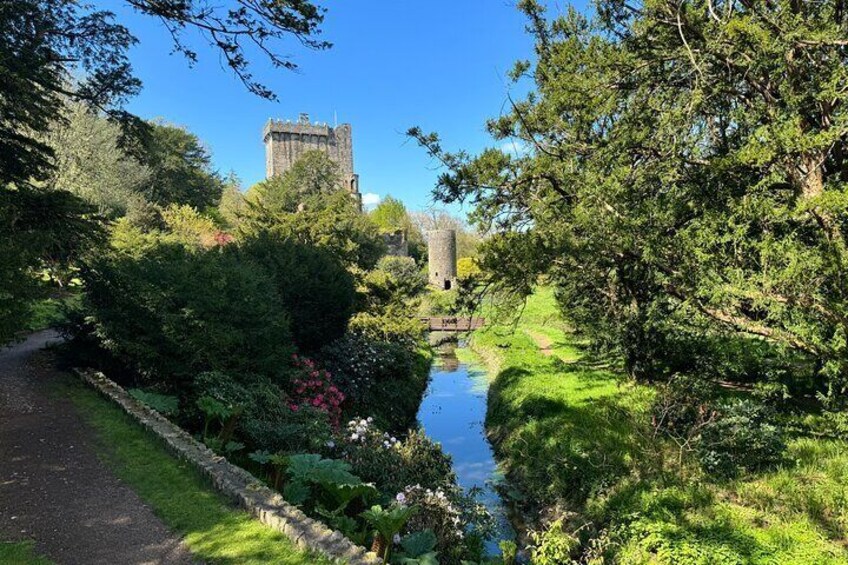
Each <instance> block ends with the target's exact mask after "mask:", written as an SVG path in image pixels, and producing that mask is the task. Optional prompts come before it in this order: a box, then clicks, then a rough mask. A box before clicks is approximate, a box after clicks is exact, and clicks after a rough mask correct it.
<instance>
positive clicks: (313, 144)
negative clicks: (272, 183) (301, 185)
mask: <svg viewBox="0 0 848 565" xmlns="http://www.w3.org/2000/svg"><path fill="white" fill-rule="evenodd" d="M262 139H263V141H264V142H265V177H266V178H271V177H273V176H275V175H281V174H283V173H285V172H286V171H288V170H289V169H291V168H292V165H294V164H295V163H296V162H297V160H298V159H300V157H302V156H303V154H304V153H306V152H307V151H313V150H317V151H323V152H324V153H326V154H327V156H328V157H330V159H332V160H333V161H335V162H336V163H337V164H338V166H339V171H340V172H341V175H342V188H344V189H345V190H347V191H348V192H350V193H351V194H355V195H357V196H358V195H359V175H357V174H356V173H354V172H353V132H352V129H351V127H350V124H341V125H339V126H337V127H335V128H333V127H330V126H328V125H327V124H322V123H312V122H310V121H309V116H308V115H306V114H301V115H300V118H299V119H298V121H297V122H291V121H282V120H268V123H266V124H265V129H264V130H263V134H262Z"/></svg>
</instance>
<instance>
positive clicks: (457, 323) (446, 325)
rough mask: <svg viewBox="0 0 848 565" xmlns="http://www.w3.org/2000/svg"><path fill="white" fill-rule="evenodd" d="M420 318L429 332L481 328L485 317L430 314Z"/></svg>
mask: <svg viewBox="0 0 848 565" xmlns="http://www.w3.org/2000/svg"><path fill="white" fill-rule="evenodd" d="M420 320H421V321H422V322H424V323H425V324H426V325H427V330H428V331H431V332H467V331H471V330H476V329H477V328H482V327H483V326H484V325H485V324H486V319H485V318H474V317H450V316H436V317H432V316H431V317H422V318H420Z"/></svg>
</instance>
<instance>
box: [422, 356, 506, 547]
mask: <svg viewBox="0 0 848 565" xmlns="http://www.w3.org/2000/svg"><path fill="white" fill-rule="evenodd" d="M439 353H440V355H439V357H438V358H437V359H436V362H435V363H434V364H433V368H432V369H431V371H430V376H431V381H430V386H429V388H428V389H427V394H426V395H425V397H424V401H423V402H422V403H421V408H420V409H419V411H418V421H419V422H420V423H421V425H422V426H423V427H424V430H425V431H426V432H427V435H428V436H430V437H431V438H432V439H433V440H434V441H437V442H440V443H441V444H442V449H443V450H444V451H445V452H447V453H449V454H450V455H451V457H452V458H453V467H454V471H455V472H456V476H457V479H458V482H459V484H460V486H462V487H463V488H466V489H468V488H472V487H479V488H480V489H482V493H481V496H480V501H481V502H482V503H484V504H485V505H486V506H487V507H488V508H489V511H490V512H492V514H493V515H494V516H495V518H496V519H497V522H498V536H497V538H498V539H494V540H490V541H489V542H488V543H487V544H486V549H487V551H488V552H489V553H490V554H497V553H498V546H497V542H498V540H499V539H514V538H515V532H514V531H513V530H512V528H511V526H510V525H509V521H508V520H507V517H506V512H505V509H504V506H503V502H502V500H501V498H500V496H498V494H497V492H496V491H495V489H494V488H493V483H494V482H497V481H498V480H499V479H500V475H499V473H498V469H497V466H496V464H495V459H494V455H493V454H492V447H491V445H489V441H488V440H487V439H486V435H485V433H484V420H485V418H486V392H487V379H486V374H485V372H483V370H482V369H481V368H479V367H476V366H470V365H467V364H465V363H461V362H460V361H459V360H458V359H457V358H456V355H455V352H454V350H453V347H452V346H442V347H441V348H439Z"/></svg>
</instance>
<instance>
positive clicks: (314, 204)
mask: <svg viewBox="0 0 848 565" xmlns="http://www.w3.org/2000/svg"><path fill="white" fill-rule="evenodd" d="M239 231H240V233H241V235H242V237H252V236H255V235H257V234H258V233H261V232H263V231H268V232H270V233H273V234H275V235H278V236H281V237H283V238H287V239H292V240H294V241H297V242H299V243H302V244H304V245H311V246H315V247H320V248H323V249H326V250H328V251H330V252H331V253H332V254H333V255H335V256H336V257H337V258H338V259H340V260H341V261H342V262H343V263H344V264H345V266H347V267H348V268H349V269H351V270H352V271H354V272H356V273H358V274H361V273H363V272H365V271H368V270H370V269H372V268H373V267H374V265H376V264H377V261H378V260H379V259H380V257H382V256H383V254H384V253H385V251H386V246H385V243H384V242H383V239H382V237H381V236H380V233H379V232H378V230H377V227H376V226H375V225H374V224H373V223H371V221H370V220H368V217H367V216H365V215H363V214H362V213H360V211H359V205H358V203H357V202H356V201H355V200H354V199H353V198H351V196H350V194H349V193H347V192H345V191H343V190H337V191H336V192H331V193H329V194H316V195H313V196H310V197H309V198H307V199H305V200H304V201H303V202H302V203H301V206H300V210H299V211H296V212H273V213H271V212H269V211H268V210H265V209H263V210H259V211H257V209H256V208H251V207H249V210H248V212H247V213H246V215H245V217H244V220H243V221H242V223H241V224H240V226H239Z"/></svg>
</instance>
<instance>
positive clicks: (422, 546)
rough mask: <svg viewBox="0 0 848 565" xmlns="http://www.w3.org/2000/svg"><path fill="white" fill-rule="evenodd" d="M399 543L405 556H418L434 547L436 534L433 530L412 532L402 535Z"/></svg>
mask: <svg viewBox="0 0 848 565" xmlns="http://www.w3.org/2000/svg"><path fill="white" fill-rule="evenodd" d="M400 545H401V547H402V548H403V551H404V553H405V554H406V556H407V557H419V556H421V555H424V554H425V553H430V552H431V551H433V549H434V548H435V547H436V534H434V533H433V530H424V531H423V532H413V533H411V534H409V535H406V536H404V537H403V539H401V540H400Z"/></svg>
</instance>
